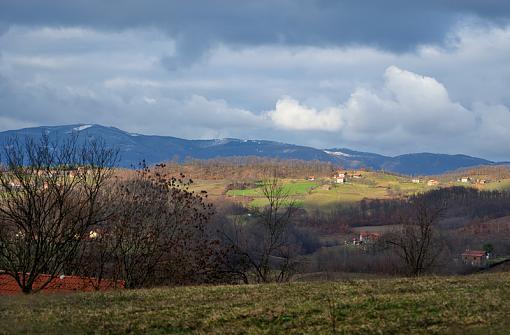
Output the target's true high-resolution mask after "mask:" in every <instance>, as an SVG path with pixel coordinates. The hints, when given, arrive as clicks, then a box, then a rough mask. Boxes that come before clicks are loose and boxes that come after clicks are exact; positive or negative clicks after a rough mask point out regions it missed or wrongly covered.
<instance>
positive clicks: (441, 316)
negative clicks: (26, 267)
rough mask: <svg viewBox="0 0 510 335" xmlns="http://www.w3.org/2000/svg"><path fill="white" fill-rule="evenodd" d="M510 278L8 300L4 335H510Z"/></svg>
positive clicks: (2, 304) (1, 304)
mask: <svg viewBox="0 0 510 335" xmlns="http://www.w3.org/2000/svg"><path fill="white" fill-rule="evenodd" d="M509 295H510V275H509V273H491V274H483V275H474V276H468V277H424V278H409V279H400V278H393V279H371V280H355V281H349V282H315V283H314V282H309V283H290V284H280V285H278V284H265V285H237V286H198V287H177V288H161V289H152V290H126V291H119V292H109V293H99V292H94V293H78V294H69V295H52V296H43V295H36V296H28V297H27V296H17V297H0V319H1V320H2V327H1V328H0V334H11V333H12V334H14V333H23V334H36V333H46V334H81V333H101V334H106V333H109V334H120V333H123V334H126V333H133V334H170V333H172V334H173V333H179V334H181V333H186V334H188V333H199V334H241V333H242V334H431V333H432V334H507V333H508V329H509V328H508V327H510V321H509V320H508V315H509V314H510V300H509V299H507V298H506V297H508V296H509Z"/></svg>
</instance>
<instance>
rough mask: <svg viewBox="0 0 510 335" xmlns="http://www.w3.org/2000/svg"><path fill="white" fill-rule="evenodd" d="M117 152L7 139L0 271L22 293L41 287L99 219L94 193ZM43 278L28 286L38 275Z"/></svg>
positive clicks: (0, 184)
mask: <svg viewBox="0 0 510 335" xmlns="http://www.w3.org/2000/svg"><path fill="white" fill-rule="evenodd" d="M116 158H117V154H116V152H115V151H114V150H111V149H109V148H107V147H106V146H105V144H104V142H102V141H98V140H97V141H88V142H85V143H84V144H79V142H78V138H77V137H76V136H71V138H70V139H68V140H66V141H57V140H55V141H52V140H50V138H49V137H48V136H47V135H43V136H42V137H41V139H40V140H34V139H31V138H26V139H25V140H19V139H11V140H10V141H9V142H8V145H6V146H5V150H4V156H3V157H2V162H3V163H4V168H3V171H2V173H1V174H0V269H2V270H3V271H4V272H5V274H7V275H9V276H11V277H12V278H14V280H15V281H16V282H17V283H18V285H19V286H20V288H21V290H22V291H23V292H24V293H31V292H33V291H38V290H41V289H43V288H44V287H45V286H46V285H48V283H49V282H50V281H51V280H52V279H53V278H54V277H55V276H56V275H58V274H61V273H62V271H63V270H64V266H65V265H66V264H68V263H70V262H72V260H73V259H74V258H75V257H77V252H78V246H79V244H80V241H82V240H83V239H85V238H86V237H87V236H88V235H89V234H90V231H91V229H92V228H93V227H94V226H96V225H97V224H99V223H101V222H102V221H103V220H104V215H103V214H104V208H103V207H102V206H101V204H100V202H99V201H98V200H99V193H100V190H101V188H102V186H103V185H104V184H105V182H106V180H107V179H108V178H109V177H110V175H111V171H112V167H113V165H114V164H115V162H116ZM43 273H44V274H49V275H50V277H49V279H48V280H47V281H46V282H45V283H42V285H38V287H37V288H34V286H33V285H34V282H35V281H36V280H37V278H38V277H39V275H41V274H43Z"/></svg>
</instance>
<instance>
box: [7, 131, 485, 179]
mask: <svg viewBox="0 0 510 335" xmlns="http://www.w3.org/2000/svg"><path fill="white" fill-rule="evenodd" d="M43 133H47V134H48V135H49V136H50V137H51V138H61V139H62V138H64V137H66V136H70V135H71V134H72V133H79V134H80V138H81V139H86V138H98V137H101V138H103V139H104V140H105V141H106V143H107V144H108V145H111V146H114V147H116V148H118V149H119V151H120V154H121V161H120V165H121V166H123V167H130V166H133V165H136V164H137V163H138V162H140V161H142V160H146V161H147V162H148V163H149V164H155V163H160V162H163V161H167V160H170V159H175V158H178V159H180V160H184V159H186V158H196V159H209V158H221V157H233V156H259V157H268V158H280V159H300V160H319V161H325V162H332V163H334V164H339V165H342V166H344V167H346V168H360V167H367V168H372V169H376V170H380V169H384V170H386V171H391V172H397V173H404V174H412V175H430V174H439V173H443V172H446V171H451V170H456V169H459V168H466V167H472V166H478V165H490V164H494V163H493V162H491V161H488V160H484V159H481V158H475V157H470V156H465V155H444V154H430V153H422V154H407V155H401V156H396V157H387V156H383V155H378V154H373V153H366V152H358V151H353V150H349V149H344V148H342V149H336V148H334V149H327V150H321V149H316V148H311V147H306V146H300V145H293V144H287V143H281V142H274V141H262V140H260V141H259V140H240V139H233V138H227V139H213V140H186V139H181V138H176V137H170V136H153V135H141V134H133V133H128V132H125V131H123V130H120V129H117V128H113V127H104V126H101V125H83V124H80V125H66V126H51V127H35V128H26V129H20V130H10V131H4V132H0V144H2V143H3V145H5V142H6V140H7V139H8V138H10V137H18V138H23V137H26V136H28V137H32V138H37V137H39V136H41V134H43Z"/></svg>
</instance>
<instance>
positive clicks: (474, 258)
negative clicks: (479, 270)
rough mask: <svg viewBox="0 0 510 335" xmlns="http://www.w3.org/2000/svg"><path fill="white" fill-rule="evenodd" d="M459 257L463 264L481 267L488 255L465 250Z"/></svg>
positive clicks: (479, 251) (477, 251) (482, 252)
mask: <svg viewBox="0 0 510 335" xmlns="http://www.w3.org/2000/svg"><path fill="white" fill-rule="evenodd" d="M461 256H462V262H463V263H464V264H469V265H473V266H483V265H485V264H486V263H487V260H488V259H489V256H488V254H487V253H486V252H485V251H483V250H466V251H464V252H463V253H462V255H461Z"/></svg>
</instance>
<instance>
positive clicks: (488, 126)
mask: <svg viewBox="0 0 510 335" xmlns="http://www.w3.org/2000/svg"><path fill="white" fill-rule="evenodd" d="M509 83H510V1H506V0H499V1H498V0H463V1H457V0H441V1H439V0H428V1H409V0H385V1H379V0H373V1H368V0H352V1H342V0H337V1H329V0H316V1H313V0H308V1H307V0H292V1H291V0H273V1H268V0H257V1H238V0H207V1H205V0H202V1H196V0H186V1H177V0H175V1H173V0H145V1H135V0H125V1H116V0H110V1H104V0H73V1H69V0H46V1H45V0H0V131H1V130H8V129H17V128H23V127H31V126H41V125H62V124H77V123H83V124H89V123H96V124H102V125H106V126H115V127H118V128H120V129H123V130H126V131H130V132H138V133H144V134H157V135H169V136H176V137H183V138H189V139H208V138H225V137H235V138H243V139H268V140H276V141H281V142H287V143H294V144H301V145H309V146H313V147H317V148H334V147H337V148H342V147H347V148H351V149H354V150H362V151H371V152H377V153H381V154H387V155H398V154H403V153H410V152H437V153H451V154H454V153H463V154H468V155H474V156H478V157H483V158H487V159H492V160H500V161H503V160H504V161H510V131H509V129H510V90H509V87H510V85H509Z"/></svg>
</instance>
